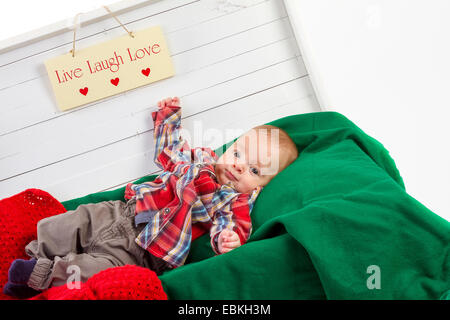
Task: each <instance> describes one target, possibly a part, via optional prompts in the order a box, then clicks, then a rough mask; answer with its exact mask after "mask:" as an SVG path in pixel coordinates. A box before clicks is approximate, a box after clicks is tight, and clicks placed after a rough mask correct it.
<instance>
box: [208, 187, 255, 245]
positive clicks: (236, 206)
mask: <svg viewBox="0 0 450 320" xmlns="http://www.w3.org/2000/svg"><path fill="white" fill-rule="evenodd" d="M260 190H261V188H257V189H255V190H254V191H253V192H252V193H251V194H246V193H241V194H239V195H238V196H237V197H235V198H233V200H231V201H230V203H229V204H228V205H226V206H225V207H224V208H222V209H221V210H219V211H217V212H216V213H215V214H214V219H213V226H212V227H211V230H210V236H211V247H212V248H213V250H214V252H215V253H216V254H220V252H219V247H218V238H219V234H220V232H222V230H224V229H229V230H232V231H234V232H236V233H237V234H238V236H239V240H240V241H241V244H244V243H246V242H247V240H248V238H249V237H250V234H251V232H252V221H251V219H250V213H251V210H252V208H253V203H254V201H255V200H256V197H257V196H258V194H259V192H260Z"/></svg>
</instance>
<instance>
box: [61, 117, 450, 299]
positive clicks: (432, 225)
mask: <svg viewBox="0 0 450 320" xmlns="http://www.w3.org/2000/svg"><path fill="white" fill-rule="evenodd" d="M270 124H273V125H275V126H279V127H281V128H283V129H285V130H286V131H287V132H288V133H289V135H290V136H291V137H292V139H293V140H294V141H295V143H296V144H297V147H298V148H299V151H300V155H299V158H298V159H297V160H296V161H295V162H294V163H293V164H292V165H291V166H289V167H288V168H287V169H285V170H284V171H283V172H281V173H280V174H279V175H278V176H276V177H275V178H274V179H273V180H272V181H271V182H270V183H269V185H267V186H266V187H265V188H264V190H263V191H262V193H261V195H260V196H259V198H258V200H257V201H256V204H255V206H254V209H253V212H252V221H253V233H252V236H251V237H250V239H249V242H248V243H247V244H245V245H243V246H241V247H239V248H237V249H235V250H233V251H231V252H229V253H227V254H223V255H220V256H214V253H213V251H212V249H211V247H210V244H209V236H208V235H204V236H202V237H200V238H199V239H197V240H195V241H194V242H193V244H192V248H191V251H190V254H189V257H188V260H187V263H186V265H184V266H182V267H179V268H177V269H175V270H172V271H169V272H166V273H165V274H163V275H162V276H161V277H160V279H161V282H162V284H163V287H164V290H165V291H166V293H167V294H168V296H169V299H439V298H441V299H448V297H449V296H450V291H448V290H449V289H450V250H449V243H450V241H449V240H450V223H449V222H448V221H446V220H445V219H443V218H441V217H439V216H438V215H436V214H434V213H433V212H431V211H430V210H428V209H427V208H426V207H424V206H423V205H421V204H420V203H419V202H418V201H416V200H415V199H414V198H412V197H411V196H409V195H408V194H407V193H406V191H405V187H404V184H403V181H402V178H401V177H400V174H399V172H398V170H397V168H396V166H395V163H394V161H393V160H392V158H391V157H390V156H389V153H388V151H387V150H386V149H385V148H384V147H383V146H382V145H381V144H380V143H379V142H377V141H376V140H375V139H373V138H371V137H369V136H368V135H366V134H365V133H364V132H363V131H362V130H361V129H359V128H358V127H357V126H356V125H355V124H353V123H352V122H351V121H349V120H348V119H347V118H345V117H344V116H342V115H341V114H339V113H335V112H321V113H309V114H302V115H294V116H290V117H286V118H282V119H279V120H276V121H273V122H271V123H270ZM224 148H225V146H224V147H222V148H220V150H218V153H221V152H222V151H223V149H224ZM154 178H155V176H154V175H152V176H147V177H144V178H142V179H140V180H138V181H137V182H144V181H151V180H152V179H154ZM123 192H124V188H120V189H117V190H113V191H107V192H101V193H96V194H91V195H88V196H85V197H82V198H78V199H74V200H69V201H66V202H64V203H63V205H64V206H65V207H66V209H68V210H72V209H75V208H76V207H77V206H78V205H79V204H81V203H92V202H100V201H105V200H117V199H122V200H123Z"/></svg>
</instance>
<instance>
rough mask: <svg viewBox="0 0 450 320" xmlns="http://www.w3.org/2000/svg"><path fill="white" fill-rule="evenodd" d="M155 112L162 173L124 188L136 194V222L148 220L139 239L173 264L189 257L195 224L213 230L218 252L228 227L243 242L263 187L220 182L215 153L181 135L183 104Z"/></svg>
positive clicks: (127, 194)
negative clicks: (246, 188) (244, 189)
mask: <svg viewBox="0 0 450 320" xmlns="http://www.w3.org/2000/svg"><path fill="white" fill-rule="evenodd" d="M152 116H153V121H154V128H155V129H154V142H155V163H156V164H157V165H158V166H159V167H160V168H161V169H163V173H162V174H160V175H159V176H158V177H157V178H156V179H155V180H154V181H152V182H147V183H143V184H132V183H129V184H128V185H127V186H126V190H125V199H131V198H132V197H135V198H136V216H135V224H136V225H138V224H141V223H147V225H146V226H145V228H144V229H143V230H142V232H141V233H140V234H139V235H138V237H137V238H136V243H137V244H138V245H139V246H141V247H142V248H144V249H146V250H148V251H149V252H150V253H151V254H153V255H155V256H156V257H159V258H162V259H163V260H165V261H167V262H168V263H169V264H171V265H172V266H173V267H178V266H180V265H182V264H183V263H184V262H185V260H186V258H187V255H188V253H189V249H190V245H191V238H192V235H193V233H192V231H193V227H192V225H193V224H195V225H194V229H195V227H197V226H198V227H200V228H199V229H203V230H209V232H210V236H211V246H212V248H213V250H214V252H215V253H216V254H220V252H219V251H218V246H217V239H218V236H219V234H220V232H221V231H222V230H224V229H230V230H233V231H235V232H236V233H237V234H238V235H239V238H240V241H241V243H242V244H243V243H245V242H246V241H247V239H248V237H249V236H250V233H251V230H252V224H251V220H250V212H251V210H252V207H253V203H254V202H255V200H256V198H257V196H258V194H259V192H260V191H261V188H260V187H258V188H256V189H254V190H253V192H252V193H251V194H244V193H238V192H237V191H236V190H234V189H233V188H232V187H230V186H228V185H220V184H219V183H218V182H217V178H216V176H215V172H214V165H215V163H216V161H217V159H218V158H217V155H216V154H215V153H214V151H212V150H211V149H209V148H194V149H190V148H189V145H188V143H187V142H186V141H185V140H184V139H182V138H181V137H180V136H179V130H180V128H181V108H180V107H177V106H166V107H165V108H163V109H160V110H159V111H156V112H153V113H152ZM194 231H196V230H194Z"/></svg>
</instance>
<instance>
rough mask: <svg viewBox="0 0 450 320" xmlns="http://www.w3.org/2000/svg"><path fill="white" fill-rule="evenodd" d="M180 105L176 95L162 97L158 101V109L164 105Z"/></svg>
mask: <svg viewBox="0 0 450 320" xmlns="http://www.w3.org/2000/svg"><path fill="white" fill-rule="evenodd" d="M179 105H180V98H178V97H173V99H172V98H171V97H169V98H166V99H163V100H161V101H158V107H159V108H160V109H163V108H164V107H166V106H179Z"/></svg>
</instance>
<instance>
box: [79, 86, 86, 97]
mask: <svg viewBox="0 0 450 320" xmlns="http://www.w3.org/2000/svg"><path fill="white" fill-rule="evenodd" d="M80 93H81V94H82V95H83V96H85V95H87V93H88V88H87V87H85V88H84V89H80Z"/></svg>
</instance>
